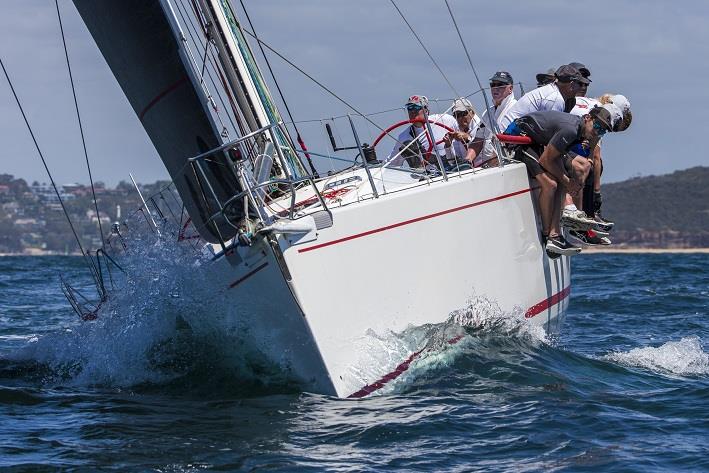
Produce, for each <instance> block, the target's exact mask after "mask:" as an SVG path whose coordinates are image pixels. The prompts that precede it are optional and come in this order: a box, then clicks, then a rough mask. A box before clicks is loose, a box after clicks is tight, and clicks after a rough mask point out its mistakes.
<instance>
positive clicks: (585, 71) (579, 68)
mask: <svg viewBox="0 0 709 473" xmlns="http://www.w3.org/2000/svg"><path fill="white" fill-rule="evenodd" d="M569 66H572V67H575V68H576V70H577V71H579V72H580V73H581V75H582V76H583V77H585V78H586V79H588V78H589V77H591V71H589V70H588V67H586V65H585V64H583V63H580V62H570V63H569Z"/></svg>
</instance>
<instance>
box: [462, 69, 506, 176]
mask: <svg viewBox="0 0 709 473" xmlns="http://www.w3.org/2000/svg"><path fill="white" fill-rule="evenodd" d="M513 87H514V80H513V79H512V75H511V74H510V73H509V72H507V71H498V72H496V73H495V74H494V75H493V76H492V77H491V78H490V95H492V104H490V108H489V109H487V110H485V111H484V112H483V114H482V116H481V120H482V123H481V124H480V127H479V128H478V131H477V134H476V135H475V138H476V142H477V143H479V144H480V145H481V146H477V147H473V148H472V149H469V150H468V156H467V159H468V161H470V162H471V163H473V165H474V166H476V167H477V166H483V165H486V166H494V165H495V164H496V158H497V154H496V153H495V147H494V145H493V144H492V135H493V133H495V132H496V131H495V128H497V130H498V131H497V133H499V132H502V131H505V128H507V125H508V123H502V122H500V118H502V117H503V116H504V115H505V113H507V110H509V109H510V108H511V107H512V106H513V105H514V104H515V103H517V99H516V98H515V95H514V93H513V90H512V89H513Z"/></svg>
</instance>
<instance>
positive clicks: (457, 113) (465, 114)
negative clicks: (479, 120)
mask: <svg viewBox="0 0 709 473" xmlns="http://www.w3.org/2000/svg"><path fill="white" fill-rule="evenodd" d="M468 113H469V112H455V113H454V114H453V116H454V117H455V118H463V117H467V116H468Z"/></svg>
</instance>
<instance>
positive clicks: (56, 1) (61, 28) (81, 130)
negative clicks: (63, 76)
mask: <svg viewBox="0 0 709 473" xmlns="http://www.w3.org/2000/svg"><path fill="white" fill-rule="evenodd" d="M54 5H55V6H56V7H57V18H58V19H59V31H60V32H61V34H62V44H63V45H64V57H65V58H66V67H67V70H68V71H69V82H70V83H71V93H72V95H73V97H74V108H75V110H76V119H77V120H78V122H79V133H80V134H81V144H82V146H83V147H84V157H85V158H86V169H87V170H88V172H89V182H90V183H91V195H92V197H93V199H94V208H95V209H96V221H97V222H98V230H99V233H100V234H101V246H102V247H103V244H104V242H105V241H106V237H105V236H104V234H103V225H101V214H100V213H99V211H98V201H97V200H96V189H95V187H94V178H93V175H92V174H91V164H90V163H89V153H88V151H87V150H86V139H85V137H84V126H83V124H82V123H81V113H80V112H79V102H78V101H77V98H76V88H75V87H74V75H73V74H72V72H71V63H70V62H69V50H68V49H67V46H66V38H65V36H64V25H63V23H62V15H61V13H60V12H59V0H54ZM47 172H49V171H47ZM82 251H83V250H82Z"/></svg>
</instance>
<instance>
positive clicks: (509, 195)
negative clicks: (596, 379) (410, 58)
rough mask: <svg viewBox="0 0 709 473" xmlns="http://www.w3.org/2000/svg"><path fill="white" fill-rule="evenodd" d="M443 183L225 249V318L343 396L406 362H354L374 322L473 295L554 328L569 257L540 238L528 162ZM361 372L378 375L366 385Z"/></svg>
mask: <svg viewBox="0 0 709 473" xmlns="http://www.w3.org/2000/svg"><path fill="white" fill-rule="evenodd" d="M437 181H438V182H433V183H430V184H419V183H418V182H417V183H416V185H415V186H409V187H408V188H402V189H401V190H398V191H397V192H389V193H388V194H386V195H382V196H380V197H379V198H378V199H371V198H369V199H364V200H360V201H354V202H352V203H350V204H349V205H342V206H340V207H333V206H331V207H330V210H331V211H332V216H333V225H332V226H330V227H328V228H322V229H320V230H317V232H316V233H315V234H310V235H306V236H305V237H301V238H300V239H298V238H294V237H292V236H291V237H286V236H285V235H284V234H279V235H277V236H276V235H275V234H274V235H273V236H272V237H271V238H272V239H273V241H272V243H271V245H269V243H268V242H267V241H266V239H265V238H259V239H257V241H256V242H255V243H254V245H253V246H251V247H235V248H234V249H233V250H229V251H227V256H226V257H224V256H223V255H217V257H216V258H215V262H214V265H215V267H216V268H215V269H218V270H217V271H213V272H212V273H213V274H214V275H215V277H217V278H219V283H218V284H222V285H226V286H227V287H228V288H229V289H228V290H227V291H225V298H226V300H225V302H226V304H225V306H224V307H225V310H226V311H227V313H225V314H224V315H225V316H233V317H242V318H243V317H248V320H249V322H248V323H249V330H250V331H251V334H252V336H251V338H252V340H253V343H254V344H255V348H257V349H258V350H259V351H260V352H261V353H262V354H263V355H264V356H265V357H267V358H268V359H269V360H270V361H272V362H275V363H277V364H279V365H280V366H281V367H283V368H285V369H287V370H289V371H290V373H291V374H292V375H293V377H294V378H295V379H296V380H298V381H299V382H301V383H302V384H303V387H304V389H306V390H309V391H314V392H319V393H324V394H330V395H337V396H340V397H347V396H350V395H352V394H354V393H358V395H361V394H363V393H365V394H366V393H369V392H372V391H375V390H376V389H377V388H378V387H381V386H382V385H383V384H384V383H386V382H387V381H389V380H391V379H393V378H394V377H395V376H397V375H398V374H400V372H401V371H402V370H401V368H402V366H403V367H404V369H405V368H406V367H408V362H407V358H406V357H404V358H402V359H401V360H399V361H396V362H395V363H394V364H393V365H391V364H389V365H387V366H381V367H376V366H374V367H373V366H368V367H362V366H356V365H357V363H358V362H360V361H359V360H361V359H362V353H360V350H361V347H360V345H359V344H358V343H357V340H359V339H361V337H362V336H363V335H364V334H365V333H366V332H367V331H368V330H374V331H375V332H377V333H385V332H387V331H392V332H395V333H396V332H400V331H403V330H404V329H405V328H407V327H409V326H411V325H414V326H419V325H423V324H429V323H440V322H444V321H445V320H446V319H448V317H449V315H450V313H451V312H453V311H455V310H458V309H462V308H464V307H466V303H467V301H468V300H469V299H470V298H471V297H472V296H482V297H485V298H486V299H488V300H491V301H494V302H496V303H497V304H498V305H499V307H500V308H501V309H502V310H504V311H513V310H520V309H521V311H522V312H523V313H526V317H527V319H528V321H529V323H533V324H537V325H542V326H544V328H545V329H546V330H548V331H555V330H557V329H558V326H559V325H560V323H561V321H562V320H563V315H564V314H565V312H566V308H567V306H568V295H569V291H570V268H569V259H568V258H567V257H562V258H559V259H556V260H550V259H549V258H548V257H547V256H546V254H545V252H544V250H543V248H542V246H541V243H540V240H539V231H538V226H537V225H538V224H537V218H536V213H535V210H534V204H533V195H532V191H531V190H530V184H529V180H528V178H527V173H526V170H525V168H524V166H523V165H521V164H513V165H508V166H505V167H504V168H494V169H487V170H484V171H478V172H476V173H472V172H469V173H467V174H463V175H454V176H451V178H450V179H449V180H448V181H447V182H443V181H442V179H440V178H439V179H438V180H437ZM359 197H360V198H361V196H359ZM276 242H277V243H276ZM271 246H275V247H277V248H278V249H277V250H276V251H273V249H272V248H271ZM281 255H282V256H281ZM279 260H280V261H279ZM415 354H416V353H415V352H414V353H413V355H415ZM411 356H412V355H411V354H409V358H411ZM409 361H411V360H409ZM400 363H403V365H401V366H398V368H397V365H399V364H400ZM353 369H358V370H359V371H360V372H361V371H362V369H364V370H365V371H366V372H368V373H376V375H373V376H374V377H373V378H372V379H367V380H365V381H364V382H362V380H361V379H357V378H356V377H353V376H352V375H351V373H352V371H353ZM365 385H369V387H368V388H366V389H365V390H364V391H362V388H364V387H365Z"/></svg>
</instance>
